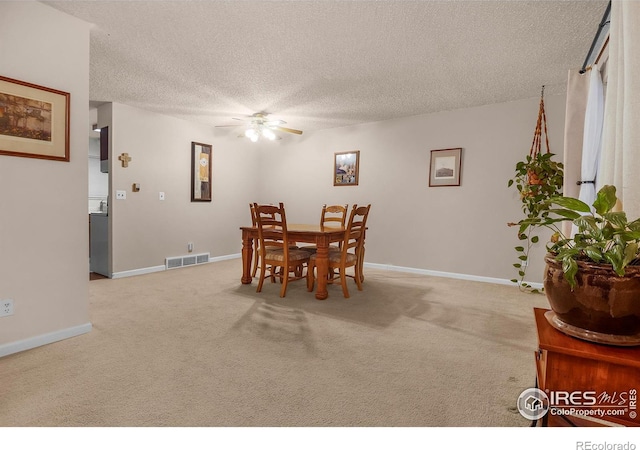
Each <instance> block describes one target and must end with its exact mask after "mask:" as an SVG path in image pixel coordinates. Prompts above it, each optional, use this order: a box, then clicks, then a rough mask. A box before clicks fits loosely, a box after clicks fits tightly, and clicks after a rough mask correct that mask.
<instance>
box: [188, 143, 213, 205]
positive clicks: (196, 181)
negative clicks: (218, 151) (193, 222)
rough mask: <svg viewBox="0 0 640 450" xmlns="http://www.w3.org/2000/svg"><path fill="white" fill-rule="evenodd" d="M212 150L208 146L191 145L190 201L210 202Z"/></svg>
mask: <svg viewBox="0 0 640 450" xmlns="http://www.w3.org/2000/svg"><path fill="white" fill-rule="evenodd" d="M212 156H213V148H212V146H211V145H209V144H201V143H199V142H192V143H191V201H192V202H210V201H211V159H212Z"/></svg>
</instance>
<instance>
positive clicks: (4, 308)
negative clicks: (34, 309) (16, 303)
mask: <svg viewBox="0 0 640 450" xmlns="http://www.w3.org/2000/svg"><path fill="white" fill-rule="evenodd" d="M12 315H13V300H11V299H10V298H8V299H5V300H0V317H5V316H12Z"/></svg>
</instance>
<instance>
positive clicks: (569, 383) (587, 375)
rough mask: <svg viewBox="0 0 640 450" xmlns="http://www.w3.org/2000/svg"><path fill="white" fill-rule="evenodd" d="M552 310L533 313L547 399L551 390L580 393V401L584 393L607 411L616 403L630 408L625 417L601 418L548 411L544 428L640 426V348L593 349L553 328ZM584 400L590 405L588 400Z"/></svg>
mask: <svg viewBox="0 0 640 450" xmlns="http://www.w3.org/2000/svg"><path fill="white" fill-rule="evenodd" d="M547 311H548V310H547V309H541V308H534V314H535V320H536V327H537V330H538V350H537V351H536V372H537V382H538V388H539V389H541V390H543V391H545V392H546V393H547V395H549V393H550V392H552V391H553V392H558V391H564V392H569V393H572V392H578V394H576V395H578V396H579V395H580V393H581V392H590V394H589V397H594V396H595V397H596V398H597V404H598V406H600V405H604V406H605V409H606V406H607V405H613V404H614V403H615V405H618V406H619V405H625V406H626V407H627V410H626V412H625V413H624V414H623V415H620V416H606V417H600V416H595V417H597V418H596V419H592V418H591V417H592V416H582V415H580V416H577V415H553V414H551V413H550V412H549V413H547V415H546V416H544V417H543V419H541V420H542V425H543V426H620V425H622V426H633V427H637V426H640V417H638V416H640V347H638V346H636V347H614V346H609V345H604V344H594V343H590V342H587V341H583V340H581V339H578V338H574V337H571V336H567V335H566V334H564V333H562V332H561V331H558V330H556V329H555V328H554V327H553V326H551V324H549V322H548V321H547V319H546V318H545V316H544V314H545V313H546V312H547ZM634 391H635V394H634ZM594 392H595V394H593V393H594ZM603 394H604V395H603ZM634 395H635V396H636V397H635V400H634V399H633V397H634ZM607 396H608V400H607V401H605V400H604V398H605V397H607ZM584 400H585V403H589V399H588V398H587V399H584ZM634 401H635V404H634V403H633V402H634ZM598 406H592V407H591V408H597V407H598ZM634 408H635V409H634Z"/></svg>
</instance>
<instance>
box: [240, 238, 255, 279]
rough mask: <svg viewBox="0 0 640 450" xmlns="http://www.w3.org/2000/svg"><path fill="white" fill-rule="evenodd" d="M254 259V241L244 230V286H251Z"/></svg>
mask: <svg viewBox="0 0 640 450" xmlns="http://www.w3.org/2000/svg"><path fill="white" fill-rule="evenodd" d="M252 257H253V239H252V238H251V237H250V234H249V232H248V231H246V230H242V278H241V281H242V284H251V281H252V280H253V277H251V259H252Z"/></svg>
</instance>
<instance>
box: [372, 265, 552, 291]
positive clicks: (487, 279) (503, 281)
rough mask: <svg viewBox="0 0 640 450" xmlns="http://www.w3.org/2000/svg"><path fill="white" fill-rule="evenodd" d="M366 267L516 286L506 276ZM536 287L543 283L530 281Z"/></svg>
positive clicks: (409, 268) (392, 267)
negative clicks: (493, 276) (496, 276)
mask: <svg viewBox="0 0 640 450" xmlns="http://www.w3.org/2000/svg"><path fill="white" fill-rule="evenodd" d="M364 266H365V267H371V268H372V269H381V270H391V271H395V272H405V273H415V274H418V275H429V276H433V277H443V278H455V279H458V280H469V281H480V282H482V283H493V284H505V285H510V286H515V283H513V282H512V281H511V280H507V279H504V278H492V277H481V276H478V275H467V274H464V273H454V272H440V271H438V270H426V269H415V268H413V267H402V266H393V265H391V264H376V263H364ZM529 284H530V285H531V286H532V287H534V288H536V289H542V287H543V286H542V283H529Z"/></svg>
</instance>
